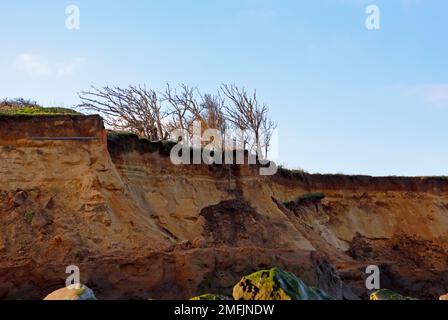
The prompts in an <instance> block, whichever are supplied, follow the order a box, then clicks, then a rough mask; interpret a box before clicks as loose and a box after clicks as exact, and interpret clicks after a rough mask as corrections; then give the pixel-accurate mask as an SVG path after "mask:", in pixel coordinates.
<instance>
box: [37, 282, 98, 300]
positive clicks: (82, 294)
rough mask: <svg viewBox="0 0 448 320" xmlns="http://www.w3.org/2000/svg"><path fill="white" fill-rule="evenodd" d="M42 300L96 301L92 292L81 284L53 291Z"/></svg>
mask: <svg viewBox="0 0 448 320" xmlns="http://www.w3.org/2000/svg"><path fill="white" fill-rule="evenodd" d="M44 300H96V297H95V294H94V293H93V291H92V290H91V289H90V288H88V287H86V286H85V285H83V284H73V285H71V286H68V287H65V288H61V289H59V290H56V291H53V292H52V293H50V294H49V295H48V296H46V297H45V298H44Z"/></svg>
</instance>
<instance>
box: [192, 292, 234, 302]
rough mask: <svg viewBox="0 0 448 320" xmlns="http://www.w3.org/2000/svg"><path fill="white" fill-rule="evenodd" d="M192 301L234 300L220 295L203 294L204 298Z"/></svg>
mask: <svg viewBox="0 0 448 320" xmlns="http://www.w3.org/2000/svg"><path fill="white" fill-rule="evenodd" d="M190 300H232V299H231V298H229V297H227V296H224V295H220V294H213V293H207V294H203V295H202V296H198V297H194V298H191V299H190Z"/></svg>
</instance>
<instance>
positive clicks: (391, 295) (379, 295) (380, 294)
mask: <svg viewBox="0 0 448 320" xmlns="http://www.w3.org/2000/svg"><path fill="white" fill-rule="evenodd" d="M370 300H417V299H414V298H411V297H406V296H403V295H401V294H398V293H396V292H393V291H392V290H389V289H381V290H378V291H375V292H374V293H372V294H371V295H370Z"/></svg>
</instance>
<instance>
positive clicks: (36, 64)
mask: <svg viewBox="0 0 448 320" xmlns="http://www.w3.org/2000/svg"><path fill="white" fill-rule="evenodd" d="M14 66H15V67H16V68H17V69H19V70H20V71H24V72H26V73H28V74H29V75H32V76H45V75H49V74H50V65H49V63H48V62H47V61H44V60H42V59H41V58H39V57H37V56H35V55H33V54H31V53H21V54H19V55H18V56H17V57H16V58H15V60H14Z"/></svg>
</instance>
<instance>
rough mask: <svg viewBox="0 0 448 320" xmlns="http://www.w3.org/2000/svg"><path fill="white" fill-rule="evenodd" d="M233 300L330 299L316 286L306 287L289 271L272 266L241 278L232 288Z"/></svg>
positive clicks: (330, 298)
mask: <svg viewBox="0 0 448 320" xmlns="http://www.w3.org/2000/svg"><path fill="white" fill-rule="evenodd" d="M233 298H234V299H235V300H332V299H333V298H332V297H330V296H329V295H327V294H326V293H325V292H323V291H322V290H320V289H318V288H314V287H308V286H307V285H306V284H305V283H304V282H303V281H302V280H300V279H299V278H298V277H296V276H295V275H294V274H292V273H290V272H286V271H284V270H281V269H278V268H274V269H271V270H262V271H258V272H255V273H253V274H251V275H248V276H246V277H244V278H243V279H241V281H240V282H238V284H237V285H236V286H235V287H234V288H233Z"/></svg>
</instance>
